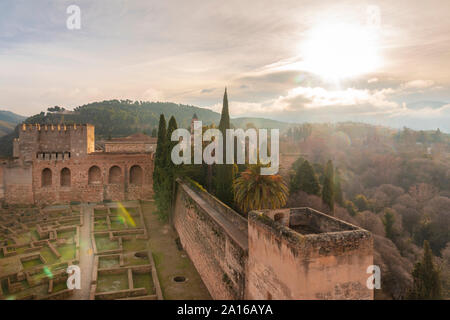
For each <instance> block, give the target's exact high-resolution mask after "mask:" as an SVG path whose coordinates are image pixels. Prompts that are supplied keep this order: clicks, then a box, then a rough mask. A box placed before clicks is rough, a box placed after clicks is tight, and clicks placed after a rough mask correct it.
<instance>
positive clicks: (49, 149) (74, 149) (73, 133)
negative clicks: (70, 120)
mask: <svg viewBox="0 0 450 320" xmlns="http://www.w3.org/2000/svg"><path fill="white" fill-rule="evenodd" d="M94 151H95V128H94V126H93V125H89V124H83V125H67V126H65V125H38V124H36V125H34V124H33V125H31V124H23V125H22V126H21V128H20V130H19V138H18V139H16V140H15V148H14V156H16V157H19V158H20V159H21V160H22V161H24V162H30V161H33V160H34V159H35V158H36V155H37V154H38V153H62V152H67V153H70V154H71V156H72V157H73V156H75V157H83V156H86V155H87V154H89V153H91V152H94Z"/></svg>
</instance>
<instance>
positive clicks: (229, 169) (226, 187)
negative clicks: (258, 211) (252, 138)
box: [216, 88, 233, 206]
mask: <svg viewBox="0 0 450 320" xmlns="http://www.w3.org/2000/svg"><path fill="white" fill-rule="evenodd" d="M230 128H231V124H230V114H229V110H228V96H227V89H226V88H225V93H224V96H223V108H222V115H221V117H220V123H219V130H220V131H221V132H222V136H223V146H226V130H227V129H230ZM225 149H226V148H225V147H224V150H223V151H224V152H223V164H217V165H216V166H217V176H216V196H217V198H219V199H220V200H221V201H223V202H224V203H226V204H227V205H229V206H232V205H233V165H232V164H226V150H225Z"/></svg>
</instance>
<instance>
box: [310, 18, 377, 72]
mask: <svg viewBox="0 0 450 320" xmlns="http://www.w3.org/2000/svg"><path fill="white" fill-rule="evenodd" d="M301 51H302V55H303V58H304V68H305V69H306V70H307V71H310V72H312V73H315V74H318V75H320V76H322V77H323V78H325V79H328V80H339V79H342V78H348V77H354V76H358V75H361V74H365V73H368V72H372V71H375V70H376V69H377V67H379V65H380V58H379V55H378V47H377V31H376V30H374V29H371V28H367V27H364V26H357V25H344V24H336V25H332V24H329V25H323V26H319V27H316V28H313V29H312V30H311V31H310V33H309V34H308V36H307V40H306V41H305V42H304V43H303V45H302V46H301Z"/></svg>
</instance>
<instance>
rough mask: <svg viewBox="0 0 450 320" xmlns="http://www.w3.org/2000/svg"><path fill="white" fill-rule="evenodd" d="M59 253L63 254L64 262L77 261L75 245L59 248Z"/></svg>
mask: <svg viewBox="0 0 450 320" xmlns="http://www.w3.org/2000/svg"><path fill="white" fill-rule="evenodd" d="M57 249H58V252H59V253H60V254H61V258H62V259H63V260H72V259H75V250H76V249H75V246H74V245H64V246H59V247H58V248H57Z"/></svg>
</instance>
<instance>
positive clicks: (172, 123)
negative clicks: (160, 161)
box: [166, 116, 178, 205]
mask: <svg viewBox="0 0 450 320" xmlns="http://www.w3.org/2000/svg"><path fill="white" fill-rule="evenodd" d="M176 129H178V125H177V121H176V120H175V118H174V116H172V117H170V120H169V125H168V128H167V144H168V148H167V149H166V152H167V160H168V161H167V166H166V174H167V180H168V185H167V186H166V188H168V189H167V190H166V193H167V200H168V205H170V204H171V203H172V200H173V199H172V198H173V194H172V191H173V184H174V182H175V177H176V169H177V166H175V164H174V163H173V161H172V159H171V152H172V149H173V147H174V146H175V145H176V144H177V143H178V142H177V141H171V138H172V132H174V131H175V130H176Z"/></svg>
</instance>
